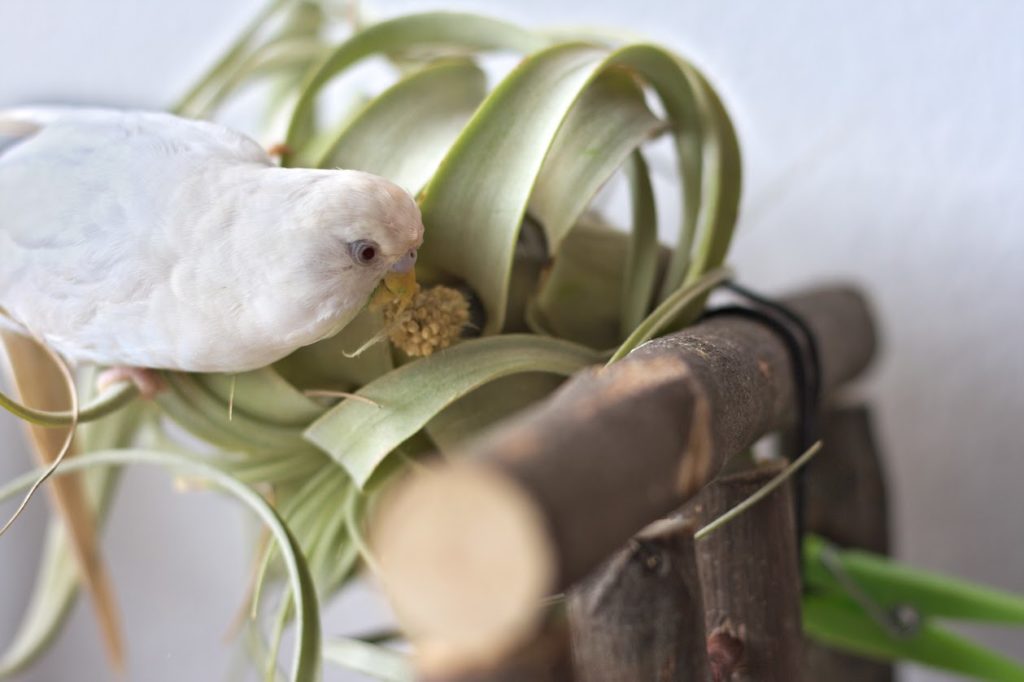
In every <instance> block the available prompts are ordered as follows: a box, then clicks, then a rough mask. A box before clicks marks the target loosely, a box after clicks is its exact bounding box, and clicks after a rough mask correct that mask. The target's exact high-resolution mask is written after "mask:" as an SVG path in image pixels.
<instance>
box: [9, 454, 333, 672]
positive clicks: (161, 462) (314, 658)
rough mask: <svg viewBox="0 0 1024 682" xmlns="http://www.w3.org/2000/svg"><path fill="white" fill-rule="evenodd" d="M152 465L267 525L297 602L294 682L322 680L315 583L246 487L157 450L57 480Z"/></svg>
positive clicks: (89, 461) (22, 483)
mask: <svg viewBox="0 0 1024 682" xmlns="http://www.w3.org/2000/svg"><path fill="white" fill-rule="evenodd" d="M129 464H152V465H157V466H162V467H166V468H169V469H172V470H174V471H176V472H182V473H186V474H188V475H190V476H194V477H197V478H201V479H204V480H207V481H209V482H210V483H211V484H213V485H215V486H216V487H217V488H219V489H220V490H223V491H224V492H226V493H228V494H229V495H231V496H232V497H234V498H235V499H237V500H239V501H240V502H242V503H244V504H245V505H246V506H247V507H249V509H251V510H252V511H253V512H254V513H255V514H256V515H257V516H258V517H259V518H260V520H261V521H263V523H264V524H266V526H267V528H268V529H269V531H270V533H271V535H272V536H273V538H274V540H275V541H276V542H277V545H278V548H279V549H280V551H281V555H282V557H283V558H284V562H285V567H286V568H287V571H288V577H289V582H290V586H291V591H292V594H293V595H294V598H295V613H296V626H295V639H296V646H295V653H294V656H293V658H292V666H291V679H292V680H294V681H295V682H315V681H316V680H318V679H319V676H320V660H321V652H320V615H319V606H318V603H317V599H316V593H315V589H314V587H313V580H312V578H311V577H310V575H309V570H308V569H307V567H306V563H305V559H304V558H303V556H302V553H301V552H300V550H299V546H298V543H297V542H296V541H295V539H294V538H293V537H292V535H291V533H290V531H289V530H288V528H287V526H285V524H284V523H283V522H282V521H281V519H280V517H279V516H278V515H277V512H275V511H274V509H273V507H271V506H270V504H269V503H268V502H267V501H266V500H264V499H263V498H262V497H261V496H260V495H259V494H258V493H256V492H255V491H253V490H252V489H251V488H249V487H248V486H246V485H245V484H243V483H241V482H239V481H238V480H236V479H234V478H232V477H231V476H229V475H227V474H225V473H224V472H222V471H219V470H218V469H216V468H214V467H212V466H209V465H207V464H204V463H202V462H200V461H198V460H195V459H192V458H189V457H186V456H183V455H180V454H177V453H173V452H161V451H154V450H139V449H130V450H104V451H100V452H95V453H92V454H90V455H88V456H85V457H76V458H74V459H71V460H68V461H67V462H65V463H64V464H63V465H61V467H60V468H59V469H57V470H56V471H55V472H54V474H53V475H55V476H62V475H65V474H70V473H74V472H77V471H84V470H88V469H91V468H95V467H109V466H126V465H129ZM40 473H41V472H39V471H30V472H29V473H27V474H25V475H23V476H19V477H18V478H16V479H15V480H13V481H11V482H9V483H7V484H6V485H4V486H3V487H2V488H0V502H2V501H4V500H6V499H7V498H9V497H11V496H13V495H15V494H17V493H19V492H21V491H23V490H25V489H27V488H28V487H29V486H31V485H32V484H33V483H34V482H35V481H36V479H37V478H38V477H39V475H40Z"/></svg>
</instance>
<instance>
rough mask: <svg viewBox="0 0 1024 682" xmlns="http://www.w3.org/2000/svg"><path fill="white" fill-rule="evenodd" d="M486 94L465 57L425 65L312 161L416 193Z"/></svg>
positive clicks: (476, 71)
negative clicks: (363, 173)
mask: <svg viewBox="0 0 1024 682" xmlns="http://www.w3.org/2000/svg"><path fill="white" fill-rule="evenodd" d="M486 94H487V79H486V77H485V76H484V73H483V71H481V70H480V68H479V67H478V66H476V64H474V63H472V62H470V61H467V60H447V61H442V62H439V63H436V64H432V65H430V66H427V67H425V68H423V69H422V70H420V71H416V72H414V73H412V74H411V75H409V76H407V77H406V78H405V79H403V80H401V81H399V82H398V83H397V84H395V85H394V86H392V87H391V88H390V89H388V90H386V91H385V92H384V93H383V94H381V95H380V96H379V97H377V98H376V99H375V100H373V101H372V102H371V103H370V104H369V105H368V106H367V107H366V108H365V109H364V110H363V111H362V112H360V114H359V115H358V116H356V118H355V119H354V120H353V121H352V122H351V123H350V124H349V125H348V126H346V127H345V129H344V130H343V131H342V132H341V134H340V135H339V136H338V137H337V138H336V139H335V140H334V142H333V143H332V144H331V146H330V149H329V150H328V152H327V154H326V155H325V156H324V158H323V159H321V161H320V163H319V164H318V165H319V166H320V167H321V168H350V169H355V170H362V171H366V172H368V173H375V174H377V175H380V176H383V177H385V178H388V179H389V180H391V181H392V182H394V183H395V184H397V185H400V186H402V187H405V188H406V189H407V190H409V191H410V192H411V193H413V194H416V193H417V192H419V190H420V189H421V188H422V187H423V186H424V185H426V183H427V180H429V179H430V176H431V175H433V173H434V171H435V170H436V169H437V166H438V164H440V162H441V159H443V158H444V156H445V154H446V153H447V152H448V149H449V147H451V145H452V143H453V142H454V141H455V139H456V138H457V137H458V135H459V133H460V132H461V131H462V128H463V127H464V126H465V124H466V122H467V121H468V120H469V118H470V117H471V116H472V115H473V112H474V111H476V108H477V106H479V104H480V102H482V101H483V99H484V96H485V95H486Z"/></svg>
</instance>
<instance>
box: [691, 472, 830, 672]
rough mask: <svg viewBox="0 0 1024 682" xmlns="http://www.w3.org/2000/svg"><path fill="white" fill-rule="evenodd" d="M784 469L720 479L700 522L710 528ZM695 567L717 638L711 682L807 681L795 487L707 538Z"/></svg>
mask: <svg viewBox="0 0 1024 682" xmlns="http://www.w3.org/2000/svg"><path fill="white" fill-rule="evenodd" d="M784 468H785V462H782V461H777V460H773V461H772V462H769V463H767V464H765V465H762V466H760V467H758V468H756V469H750V470H747V471H741V472H739V473H736V474H731V475H729V476H725V477H722V478H720V479H718V480H716V481H714V482H713V483H711V484H710V485H709V486H707V488H705V489H704V491H703V492H701V494H700V497H699V499H698V502H697V503H696V504H695V505H694V506H693V508H692V509H693V511H694V512H695V513H696V514H697V517H698V518H699V519H700V521H701V523H709V522H710V521H713V520H714V519H716V518H718V517H719V516H720V515H722V514H724V513H725V512H727V511H729V510H730V509H732V508H733V507H734V506H736V505H737V504H739V503H740V502H742V501H743V500H745V499H746V498H747V497H749V496H750V495H752V494H753V493H755V492H757V490H758V489H760V488H761V487H762V486H763V485H764V484H765V483H767V482H768V481H770V480H771V479H772V478H773V477H774V476H775V475H776V474H778V473H779V472H780V471H781V470H782V469H784ZM697 563H698V566H699V567H700V579H701V584H702V585H703V589H704V608H705V620H704V624H705V627H706V628H707V630H708V632H710V633H711V635H710V637H709V639H708V650H709V654H710V655H711V656H712V658H713V660H712V664H711V665H712V679H713V680H715V682H748V681H749V682H753V681H754V680H757V681H758V682H800V680H803V679H804V673H803V662H804V658H803V635H802V633H801V629H800V573H799V567H798V564H797V554H796V528H795V526H794V522H793V496H792V489H791V486H790V485H789V484H788V483H787V484H785V485H783V486H781V487H779V488H778V489H776V490H775V491H774V492H773V493H771V494H770V495H768V496H767V497H766V498H764V499H763V500H761V501H760V502H759V503H758V504H757V506H756V507H753V508H752V509H750V511H748V512H747V513H746V514H743V515H741V516H739V517H737V518H736V519H734V520H733V521H731V522H730V523H728V524H726V525H724V526H722V527H721V528H719V529H717V530H716V531H715V532H713V533H711V534H709V535H708V536H707V537H706V538H704V539H703V540H701V541H700V542H699V543H698V545H697ZM815 679H820V678H815Z"/></svg>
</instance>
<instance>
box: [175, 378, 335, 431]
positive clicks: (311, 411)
mask: <svg viewBox="0 0 1024 682" xmlns="http://www.w3.org/2000/svg"><path fill="white" fill-rule="evenodd" d="M192 376H193V377H194V378H195V380H196V382H198V383H199V384H200V385H201V386H202V387H203V388H205V389H206V390H207V391H209V392H210V393H211V394H213V396H214V397H215V398H217V399H218V400H219V401H221V403H223V404H224V405H228V404H229V403H231V402H233V403H234V407H233V410H232V411H233V415H232V417H233V418H232V421H233V420H234V417H237V416H241V415H244V416H246V417H251V418H252V419H254V420H257V421H262V422H266V423H269V424H272V425H275V426H285V427H288V426H291V427H300V426H306V425H307V424H309V423H310V422H311V421H313V420H314V419H316V418H317V417H319V416H320V415H321V414H323V413H324V409H325V408H324V407H323V405H320V404H318V403H316V402H314V401H313V400H311V399H309V398H307V397H306V396H304V395H303V394H302V393H300V392H299V391H297V390H296V389H295V387H294V386H292V385H291V384H290V383H288V382H287V381H285V380H284V379H283V378H282V377H281V375H280V374H278V373H277V372H275V371H274V370H273V369H271V368H269V367H264V368H262V369H257V370H255V371H252V372H243V373H241V374H194V375H192ZM232 394H233V395H232Z"/></svg>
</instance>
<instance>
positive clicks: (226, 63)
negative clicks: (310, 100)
mask: <svg viewBox="0 0 1024 682" xmlns="http://www.w3.org/2000/svg"><path fill="white" fill-rule="evenodd" d="M286 9H287V10H288V13H287V14H286V15H284V16H283V21H281V22H280V26H279V27H278V28H277V31H276V32H275V33H273V34H271V35H269V36H265V37H263V36H261V34H263V33H266V32H267V31H266V27H267V25H268V24H270V23H271V22H273V21H275V20H276V19H278V15H279V13H280V12H281V11H282V10H286ZM326 24H327V17H326V15H325V14H324V11H323V8H322V7H320V6H319V5H318V4H317V3H315V2H296V1H294V0H283V1H281V0H277V1H275V2H271V3H270V4H269V5H267V6H266V7H265V8H264V9H263V11H261V12H260V13H259V14H258V15H257V16H256V17H255V18H254V19H253V21H252V23H251V24H250V25H249V26H248V27H247V29H246V30H245V31H244V32H243V34H242V36H241V37H240V38H239V39H238V40H237V41H236V42H235V43H234V45H232V46H231V47H230V48H229V49H228V51H227V52H226V53H225V54H224V56H223V57H222V58H221V60H220V61H219V62H218V63H217V64H216V65H215V66H214V67H213V68H212V69H211V70H210V71H209V72H208V73H207V74H206V75H205V76H204V77H203V78H202V79H201V80H200V81H199V82H198V83H197V84H196V85H195V86H194V87H193V88H192V89H191V90H190V91H189V92H188V93H187V94H186V95H185V97H183V98H182V100H181V101H180V102H179V103H178V104H177V105H176V106H175V107H174V108H173V109H172V110H173V111H174V112H175V113H178V114H180V115H183V116H189V117H193V118H206V117H208V116H210V115H211V114H212V113H213V112H214V111H215V110H216V109H217V108H218V107H219V106H221V105H222V104H223V103H224V102H225V101H227V100H228V99H229V98H230V97H232V96H234V95H236V94H238V92H239V91H240V90H241V89H242V88H243V87H244V86H246V85H248V84H250V83H251V82H253V81H255V80H258V79H259V78H261V77H264V76H270V75H280V74H287V73H289V72H292V73H299V74H301V73H302V72H304V71H307V70H308V69H309V68H310V67H312V66H314V65H316V64H317V63H319V61H320V60H321V59H322V57H323V54H324V51H325V49H326V44H325V43H323V42H322V41H321V39H320V34H321V32H322V31H323V30H324V28H325V27H326Z"/></svg>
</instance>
